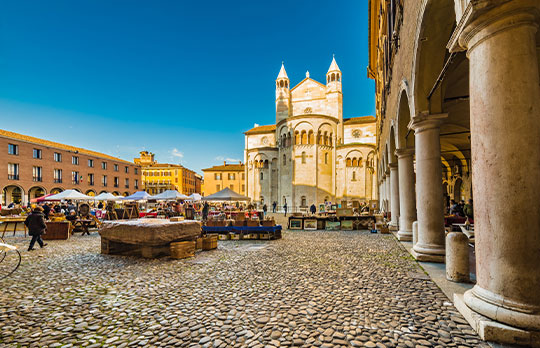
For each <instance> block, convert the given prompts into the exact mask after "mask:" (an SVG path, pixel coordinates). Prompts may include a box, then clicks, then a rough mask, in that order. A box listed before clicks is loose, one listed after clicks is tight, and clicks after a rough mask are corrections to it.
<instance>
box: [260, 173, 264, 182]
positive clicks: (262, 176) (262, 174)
mask: <svg viewBox="0 0 540 348" xmlns="http://www.w3.org/2000/svg"><path fill="white" fill-rule="evenodd" d="M260 175H261V180H262V179H264V173H263V172H261V174H260Z"/></svg>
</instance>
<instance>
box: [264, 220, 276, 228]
mask: <svg viewBox="0 0 540 348" xmlns="http://www.w3.org/2000/svg"><path fill="white" fill-rule="evenodd" d="M262 225H263V226H265V227H274V226H275V225H276V221H274V220H263V221H262Z"/></svg>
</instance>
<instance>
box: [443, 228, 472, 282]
mask: <svg viewBox="0 0 540 348" xmlns="http://www.w3.org/2000/svg"><path fill="white" fill-rule="evenodd" d="M446 279H448V280H450V281H453V282H460V283H465V282H469V280H470V278H469V238H467V236H466V235H465V234H464V233H462V232H450V233H448V235H447V236H446Z"/></svg>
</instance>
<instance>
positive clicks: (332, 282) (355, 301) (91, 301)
mask: <svg viewBox="0 0 540 348" xmlns="http://www.w3.org/2000/svg"><path fill="white" fill-rule="evenodd" d="M8 242H9V243H13V244H15V245H18V246H19V247H20V249H21V250H25V249H26V248H25V247H27V243H28V240H27V239H23V238H19V237H14V238H11V239H9V240H8ZM99 251H100V239H99V236H98V235H97V234H96V233H94V234H93V235H91V236H75V237H73V238H72V239H71V240H69V241H50V242H49V245H48V246H47V247H45V248H44V249H38V250H36V251H33V252H26V251H24V252H23V262H22V264H21V267H20V268H19V270H18V271H17V272H16V273H15V274H14V275H12V276H11V277H10V278H9V279H6V280H3V281H0V287H1V288H2V292H3V293H2V296H1V297H0V322H2V325H1V326H0V346H3V347H18V346H25V347H55V346H56V347H70V346H77V347H100V346H103V347H137V346H139V347H150V346H151V347H283V346H295V347H301V346H304V347H314V346H315V347H351V346H352V347H420V346H426V347H451V346H454V347H457V346H460V347H488V345H487V344H485V343H484V342H482V341H481V340H480V339H479V338H478V336H477V335H476V334H475V333H474V331H472V329H471V327H470V326H468V325H467V323H466V321H465V320H464V319H463V317H462V316H461V315H460V314H459V313H458V312H457V311H456V310H455V308H454V307H453V306H452V305H451V304H450V303H449V301H448V299H447V298H446V297H445V296H444V294H443V293H442V292H441V291H440V290H439V289H438V288H437V286H436V285H435V284H434V283H433V282H432V281H431V280H429V279H426V277H423V276H419V275H421V273H422V270H421V269H420V268H419V267H418V265H417V264H416V263H415V262H414V261H413V260H412V259H411V257H410V256H409V254H408V253H407V252H406V251H404V250H403V249H401V248H400V246H399V245H398V244H397V242H396V241H395V240H394V239H393V237H392V236H388V235H373V234H370V233H367V232H339V231H337V232H285V233H284V238H283V239H282V240H278V241H267V242H263V241H261V242H255V241H220V243H219V248H218V249H217V250H215V251H211V252H205V253H204V254H199V255H198V256H197V257H196V258H194V259H188V260H172V259H169V258H161V259H157V260H145V259H139V258H134V257H122V256H110V255H101V254H100V253H99Z"/></svg>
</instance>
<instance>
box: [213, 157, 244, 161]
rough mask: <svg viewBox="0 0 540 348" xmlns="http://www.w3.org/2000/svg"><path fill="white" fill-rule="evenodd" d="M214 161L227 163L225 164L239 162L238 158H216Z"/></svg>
mask: <svg viewBox="0 0 540 348" xmlns="http://www.w3.org/2000/svg"><path fill="white" fill-rule="evenodd" d="M216 161H227V162H240V161H241V160H240V159H238V158H230V157H225V156H217V157H216Z"/></svg>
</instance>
